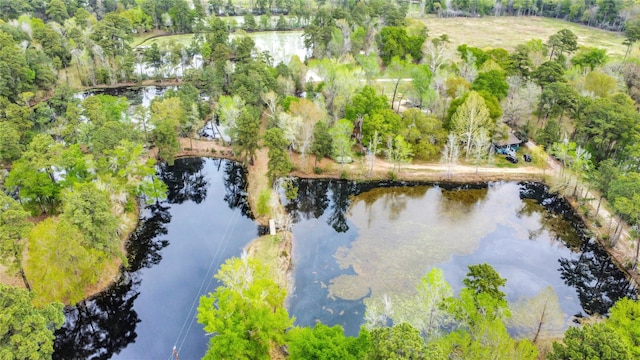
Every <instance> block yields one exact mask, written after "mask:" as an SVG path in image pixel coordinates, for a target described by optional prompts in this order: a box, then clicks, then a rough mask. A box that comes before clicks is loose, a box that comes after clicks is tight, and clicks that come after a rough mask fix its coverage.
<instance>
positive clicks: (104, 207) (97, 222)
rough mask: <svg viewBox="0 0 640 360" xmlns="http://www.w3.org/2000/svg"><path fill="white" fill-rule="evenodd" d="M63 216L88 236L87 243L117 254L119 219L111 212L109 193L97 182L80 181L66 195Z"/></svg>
mask: <svg viewBox="0 0 640 360" xmlns="http://www.w3.org/2000/svg"><path fill="white" fill-rule="evenodd" d="M62 204H63V217H64V218H65V219H66V220H67V221H68V222H69V223H71V224H73V225H75V226H76V227H77V228H78V229H79V230H80V231H81V232H82V234H83V235H84V238H85V240H86V242H87V244H86V245H88V246H91V247H93V248H95V249H98V250H101V251H104V252H106V253H108V254H115V253H116V252H117V250H118V245H119V244H118V242H117V230H118V219H117V218H116V217H115V216H114V215H113V214H112V212H111V206H110V205H111V204H110V202H109V194H107V193H106V192H105V191H103V190H100V189H98V188H97V187H96V185H95V183H94V182H89V183H78V184H75V185H74V186H73V189H69V190H67V191H65V192H64V193H63V195H62Z"/></svg>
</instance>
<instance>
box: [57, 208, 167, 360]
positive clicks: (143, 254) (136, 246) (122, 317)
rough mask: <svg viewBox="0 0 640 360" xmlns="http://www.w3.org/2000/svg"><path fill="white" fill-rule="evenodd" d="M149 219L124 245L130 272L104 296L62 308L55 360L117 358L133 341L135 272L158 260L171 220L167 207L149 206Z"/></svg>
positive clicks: (100, 295) (165, 244)
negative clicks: (61, 323)
mask: <svg viewBox="0 0 640 360" xmlns="http://www.w3.org/2000/svg"><path fill="white" fill-rule="evenodd" d="M145 211H146V212H148V216H146V217H145V218H143V219H141V221H140V224H139V225H138V228H137V229H136V231H135V232H134V233H133V234H132V235H131V238H130V239H129V241H128V243H127V252H128V268H127V269H126V271H125V272H124V273H123V274H122V275H121V276H120V279H119V280H118V281H117V282H116V283H114V284H113V285H111V286H110V287H109V288H108V289H106V290H105V291H103V292H101V293H99V294H97V295H96V296H94V297H92V298H90V299H87V300H84V301H82V302H80V303H78V304H77V305H76V306H74V307H72V306H68V307H66V308H65V311H64V313H65V318H66V321H65V323H64V325H63V327H62V328H61V329H59V330H58V331H56V333H55V335H56V340H55V343H54V354H53V358H54V359H65V360H68V359H108V358H110V357H111V356H112V355H113V354H117V353H119V352H120V351H121V350H122V349H124V348H125V347H127V345H129V344H131V343H133V342H134V341H135V339H136V337H137V334H136V331H135V330H136V326H137V324H138V323H139V322H140V319H139V317H138V314H137V313H136V311H135V310H134V302H135V300H136V298H137V297H138V296H139V295H140V291H139V287H140V283H141V279H140V275H139V272H138V270H140V269H142V268H149V267H152V266H153V265H156V264H158V263H159V262H160V260H162V256H161V254H160V252H161V250H162V249H163V248H165V247H166V246H167V245H169V241H168V240H166V239H162V238H160V237H161V236H163V235H166V234H167V224H168V223H169V222H170V221H171V214H170V213H169V206H166V205H165V204H163V203H156V204H154V205H149V206H148V207H147V208H146V210H145Z"/></svg>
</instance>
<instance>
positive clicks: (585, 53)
mask: <svg viewBox="0 0 640 360" xmlns="http://www.w3.org/2000/svg"><path fill="white" fill-rule="evenodd" d="M606 62H607V51H606V50H605V49H600V48H593V47H586V46H582V47H580V49H579V50H578V52H577V53H576V54H575V55H574V56H573V57H572V58H571V64H573V65H574V66H576V65H577V66H580V67H581V68H582V69H589V70H591V71H593V70H594V69H595V68H597V67H598V66H600V65H602V64H604V63H606Z"/></svg>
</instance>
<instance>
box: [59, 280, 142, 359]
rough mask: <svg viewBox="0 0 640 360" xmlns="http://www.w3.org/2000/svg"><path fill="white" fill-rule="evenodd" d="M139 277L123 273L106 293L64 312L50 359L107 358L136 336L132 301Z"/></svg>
mask: <svg viewBox="0 0 640 360" xmlns="http://www.w3.org/2000/svg"><path fill="white" fill-rule="evenodd" d="M139 285H140V280H134V279H133V278H132V277H129V276H122V277H121V278H120V280H119V281H118V282H117V283H116V284H114V285H113V286H112V287H111V288H110V289H109V290H108V291H107V292H104V293H101V294H99V295H98V296H96V297H95V298H92V299H89V300H85V301H82V302H81V303H79V304H78V305H77V306H75V307H67V308H66V309H65V311H64V313H65V317H66V321H65V323H64V325H63V327H62V328H61V329H59V330H58V331H56V333H55V335H56V340H55V343H54V354H53V359H61V360H62V359H64V360H70V359H109V358H111V356H112V355H113V354H117V353H119V352H120V351H121V350H122V349H124V348H125V347H126V346H127V345H129V344H130V343H132V342H134V341H135V339H136V336H137V335H136V332H135V329H136V325H137V324H138V323H139V322H140V319H139V317H138V314H137V313H136V312H135V311H134V310H133V303H134V301H135V300H136V298H137V297H138V295H140V293H139V292H138V291H137V290H136V289H137V288H138V287H139Z"/></svg>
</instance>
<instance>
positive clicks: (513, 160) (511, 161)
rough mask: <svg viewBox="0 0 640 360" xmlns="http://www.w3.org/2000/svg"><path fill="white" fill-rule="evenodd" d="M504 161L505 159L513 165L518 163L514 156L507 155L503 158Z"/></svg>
mask: <svg viewBox="0 0 640 360" xmlns="http://www.w3.org/2000/svg"><path fill="white" fill-rule="evenodd" d="M505 159H507V161H508V162H510V163H512V164H515V163H517V162H518V159H516V158H515V157H514V156H511V155H508V156H507V157H505Z"/></svg>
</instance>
